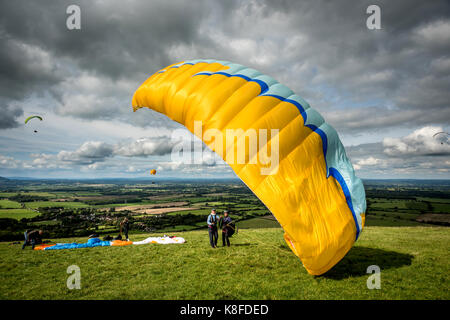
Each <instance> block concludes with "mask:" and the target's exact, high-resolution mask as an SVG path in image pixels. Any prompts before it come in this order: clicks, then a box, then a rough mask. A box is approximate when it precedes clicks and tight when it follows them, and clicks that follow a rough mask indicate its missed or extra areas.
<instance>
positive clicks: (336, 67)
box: [0, 0, 450, 132]
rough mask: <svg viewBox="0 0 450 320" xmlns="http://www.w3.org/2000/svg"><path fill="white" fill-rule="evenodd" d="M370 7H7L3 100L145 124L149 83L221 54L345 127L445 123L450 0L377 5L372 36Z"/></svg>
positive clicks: (449, 110)
mask: <svg viewBox="0 0 450 320" xmlns="http://www.w3.org/2000/svg"><path fill="white" fill-rule="evenodd" d="M69 4H77V5H79V6H80V8H81V19H82V20H81V28H82V29H81V30H76V31H69V30H67V28H66V18H67V15H66V13H65V11H66V8H67V6H68V5H69ZM370 4H372V2H371V1H339V2H338V1H266V2H257V1H226V2H222V1H217V2H213V1H206V0H198V1H188V2H186V1H181V0H179V1H178V0H176V1H165V0H164V1H162V0H158V1H118V0H117V1H108V2H102V1H87V0H86V1H57V2H55V1H2V2H1V5H0V6H1V7H0V12H1V13H0V14H1V19H0V36H1V37H2V45H3V47H2V50H1V51H0V58H1V60H0V71H1V73H0V84H1V87H0V90H1V91H0V94H1V95H2V96H3V97H4V98H8V99H15V100H19V101H20V100H21V99H24V98H25V97H28V96H30V95H32V94H35V93H40V92H42V91H47V92H50V93H51V94H52V95H53V97H54V98H55V101H54V105H53V107H54V110H55V111H56V112H57V113H58V114H60V115H63V116H72V117H78V118H83V119H99V118H102V119H119V120H122V121H126V122H131V123H133V124H136V125H140V126H147V125H153V124H154V122H153V123H152V122H149V121H147V120H145V119H144V118H143V117H140V116H136V115H135V114H131V113H130V112H129V110H130V108H129V103H130V100H131V95H132V93H133V91H134V90H135V89H136V88H137V86H138V85H139V84H140V83H141V82H142V81H144V80H145V79H146V78H147V77H148V76H149V75H151V74H152V73H153V72H154V71H156V70H158V69H160V68H162V67H164V66H166V65H168V64H171V63H173V62H175V61H180V60H184V59H191V58H218V59H224V60H231V61H236V62H239V63H242V64H244V65H249V66H251V67H254V68H256V69H259V70H261V71H263V72H265V73H268V74H269V75H271V76H273V77H275V78H276V79H277V80H279V81H280V82H282V83H284V84H286V85H288V86H289V87H291V88H292V89H293V90H294V91H295V92H297V93H298V94H300V95H302V96H303V97H304V98H305V99H306V100H307V101H308V102H309V103H310V104H311V105H312V106H313V107H314V108H316V109H318V110H319V111H320V112H321V113H323V115H324V117H325V119H326V120H327V121H329V122H330V123H331V124H332V125H333V126H335V127H336V128H337V130H338V131H350V132H354V131H365V130H371V129H374V128H396V127H399V126H403V127H405V126H408V127H409V126H411V125H413V126H423V125H428V124H445V123H448V122H449V121H450V106H449V102H448V101H450V90H448V88H449V87H450V32H449V28H450V18H449V17H450V5H449V3H448V1H433V2H431V3H430V2H424V1H418V0H417V1H395V2H394V1H378V2H377V3H376V4H377V5H379V6H380V7H381V19H382V20H381V24H382V30H374V31H372V30H368V29H367V28H366V19H367V17H368V15H367V14H366V8H367V6H369V5H370ZM1 108H2V110H3V108H5V106H4V105H2V106H1ZM367 115H370V117H368V116H367ZM13 119H14V118H13ZM157 122H159V123H160V124H164V125H168V123H169V120H167V119H164V118H159V119H157ZM13 123H14V120H13Z"/></svg>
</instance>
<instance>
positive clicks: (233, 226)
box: [219, 218, 238, 238]
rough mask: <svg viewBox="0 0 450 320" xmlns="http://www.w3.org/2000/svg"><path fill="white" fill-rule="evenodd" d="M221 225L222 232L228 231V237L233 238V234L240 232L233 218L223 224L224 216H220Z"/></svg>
mask: <svg viewBox="0 0 450 320" xmlns="http://www.w3.org/2000/svg"><path fill="white" fill-rule="evenodd" d="M219 227H220V229H222V232H226V233H227V235H228V238H231V237H232V236H233V234H235V233H236V234H237V233H238V227H237V225H236V223H235V222H234V221H233V220H232V221H231V222H230V223H228V224H226V225H223V218H220V220H219Z"/></svg>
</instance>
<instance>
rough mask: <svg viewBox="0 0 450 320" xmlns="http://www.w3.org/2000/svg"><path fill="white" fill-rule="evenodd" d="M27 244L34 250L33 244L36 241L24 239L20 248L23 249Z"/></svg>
mask: <svg viewBox="0 0 450 320" xmlns="http://www.w3.org/2000/svg"><path fill="white" fill-rule="evenodd" d="M27 244H31V249H33V250H34V246H35V245H36V241H35V240H31V241H30V242H28V240H25V241H24V242H23V245H22V249H25V246H26V245H27Z"/></svg>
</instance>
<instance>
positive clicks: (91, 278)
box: [0, 227, 450, 299]
mask: <svg viewBox="0 0 450 320" xmlns="http://www.w3.org/2000/svg"><path fill="white" fill-rule="evenodd" d="M178 235H179V236H182V237H184V238H185V239H186V240H187V243H185V244H182V245H155V244H153V245H151V244H149V245H142V246H130V247H98V248H88V249H78V250H61V251H32V250H30V248H29V247H28V248H27V250H23V251H22V250H21V249H20V247H21V246H20V245H14V246H12V245H9V244H8V243H0V270H2V272H1V280H2V281H0V299H449V298H450V292H449V286H448V283H449V281H450V273H449V265H450V254H449V253H450V252H449V243H450V232H449V229H448V228H445V227H367V228H365V229H364V231H363V232H362V234H361V237H360V239H359V240H358V241H357V243H356V244H355V246H354V247H353V248H352V249H351V250H350V252H349V253H348V254H347V256H346V257H345V258H344V259H343V260H342V261H341V262H340V263H338V265H336V266H335V267H334V268H333V269H332V270H331V271H329V272H328V273H327V274H325V275H323V276H320V277H313V276H311V275H309V274H308V273H307V272H306V270H305V269H304V268H303V266H302V264H301V262H300V261H299V259H298V258H297V257H296V256H295V255H294V254H293V253H292V252H291V251H290V250H289V249H288V247H287V245H286V244H285V242H284V240H283V232H282V229H280V228H273V229H245V230H242V229H241V230H240V232H239V234H238V235H236V236H235V237H233V238H232V239H231V242H232V246H231V247H230V248H222V247H220V248H218V249H212V248H210V247H209V244H208V234H207V231H206V230H200V231H190V232H181V233H179V234H178ZM146 236H148V235H139V236H137V235H136V236H134V237H135V238H136V239H134V237H133V238H132V240H140V239H143V238H145V237H146ZM219 240H220V239H219ZM58 241H64V242H72V241H81V242H85V241H86V239H85V238H84V239H64V240H58ZM73 264H75V265H78V266H79V267H80V269H81V290H69V289H67V287H66V281H67V278H68V276H69V275H68V274H67V273H66V270H67V267H68V266H70V265H73ZM370 265H378V266H380V268H381V289H380V290H369V289H367V286H366V282H367V279H368V277H369V275H368V274H367V273H366V270H367V267H368V266H370Z"/></svg>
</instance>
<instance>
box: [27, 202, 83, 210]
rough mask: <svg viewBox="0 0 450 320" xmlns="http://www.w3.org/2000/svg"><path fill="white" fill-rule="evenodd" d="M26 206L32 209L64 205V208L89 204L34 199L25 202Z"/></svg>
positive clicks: (81, 206)
mask: <svg viewBox="0 0 450 320" xmlns="http://www.w3.org/2000/svg"><path fill="white" fill-rule="evenodd" d="M25 206H26V207H27V208H31V209H37V208H43V207H63V208H87V207H89V205H87V204H85V203H83V202H68V201H67V202H64V201H61V202H60V201H34V202H25Z"/></svg>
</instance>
